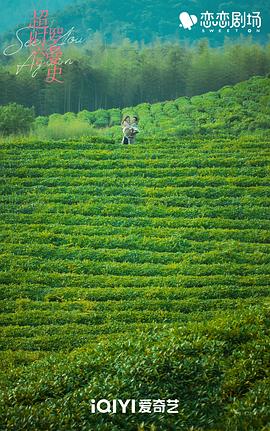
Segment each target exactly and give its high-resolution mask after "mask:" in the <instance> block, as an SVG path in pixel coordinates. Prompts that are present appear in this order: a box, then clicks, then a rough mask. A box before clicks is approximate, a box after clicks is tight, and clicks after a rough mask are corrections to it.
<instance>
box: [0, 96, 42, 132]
mask: <svg viewBox="0 0 270 431" xmlns="http://www.w3.org/2000/svg"><path fill="white" fill-rule="evenodd" d="M34 115H35V114H34V108H31V109H30V108H25V107H24V106H22V105H17V104H16V103H10V104H9V105H6V106H0V133H2V134H3V135H11V134H16V133H17V134H19V133H27V132H29V130H30V127H31V125H32V123H33V122H34Z"/></svg>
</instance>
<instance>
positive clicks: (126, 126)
mask: <svg viewBox="0 0 270 431" xmlns="http://www.w3.org/2000/svg"><path fill="white" fill-rule="evenodd" d="M121 126H122V131H123V139H122V144H125V145H127V144H129V143H130V142H129V139H130V136H131V124H130V116H129V115H127V116H126V117H124V118H123V120H122V123H121Z"/></svg>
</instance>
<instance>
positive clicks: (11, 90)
mask: <svg viewBox="0 0 270 431" xmlns="http://www.w3.org/2000/svg"><path fill="white" fill-rule="evenodd" d="M106 10H108V5H107V6H106ZM138 10H140V11H141V10H142V8H141V6H140V7H138ZM89 13H90V14H91V16H92V11H91V12H90V11H89ZM174 13H175V11H174ZM147 16H148V14H147ZM175 17H176V16H175ZM101 19H102V22H103V21H104V19H105V18H104V16H102V18H101ZM174 21H175V18H174V19H173V21H172V22H174ZM128 22H129V24H130V20H128ZM75 27H76V26H75ZM80 27H81V23H80ZM90 27H91V26H90ZM91 28H92V27H91ZM107 31H108V30H107V29H106V32H107ZM121 40H122V38H121ZM65 55H66V58H68V57H70V58H71V59H72V60H73V61H74V63H73V64H72V65H65V64H64V65H62V68H63V84H61V85H53V86H50V85H47V84H46V82H45V78H46V71H45V70H41V71H39V72H38V74H37V76H36V77H35V78H34V79H33V78H32V77H31V75H30V74H28V73H26V71H24V72H22V73H19V74H18V75H15V72H14V71H15V70H16V69H17V64H18V61H19V60H18V57H17V56H13V57H14V58H13V57H12V58H9V62H8V63H4V62H3V63H2V66H0V104H3V105H5V104H8V103H10V102H16V103H18V104H23V105H26V106H28V107H31V106H34V107H35V111H36V113H37V115H45V116H48V115H50V114H52V113H54V112H58V113H65V112H74V113H79V112H80V111H82V112H84V111H85V110H88V111H97V110H99V109H101V110H107V109H115V108H116V107H117V108H121V109H123V108H125V107H127V106H136V105H138V106H137V107H138V110H141V111H142V114H143V116H144V115H146V114H147V113H148V114H149V112H148V111H149V108H150V107H149V103H151V104H153V103H156V102H162V101H168V100H174V99H177V98H179V97H180V96H183V97H192V96H195V95H198V94H203V93H207V92H213V91H216V90H218V89H220V88H221V87H224V86H225V85H233V84H235V83H237V82H240V81H244V80H246V79H248V78H249V77H252V76H256V75H261V76H266V75H267V73H268V72H269V67H270V49H269V44H268V45H267V44H266V45H265V46H264V45H262V46H260V45H258V44H256V43H255V42H254V41H252V39H250V38H246V39H244V38H242V39H239V40H238V41H237V43H225V44H224V46H223V47H222V48H221V47H219V48H217V47H211V46H209V44H207V43H205V42H201V41H199V42H198V43H196V44H190V45H188V44H187V43H185V44H182V43H180V42H178V43H177V42H170V43H169V42H166V43H165V42H164V43H160V42H155V43H153V44H149V45H148V44H143V45H142V46H139V45H138V43H135V42H134V43H131V42H130V41H129V40H128V39H127V40H122V42H119V39H118V40H117V42H116V43H115V44H112V43H110V44H106V43H100V42H98V40H96V39H95V38H94V37H93V39H90V40H89V41H88V42H87V43H85V44H84V45H83V47H81V48H78V47H77V48H74V47H73V48H71V47H69V48H68V47H67V48H66V49H65ZM4 57H5V56H4ZM255 60H256V61H255ZM78 77H79V78H78ZM254 90H255V88H254ZM237 91H238V92H239V93H240V92H241V87H239V88H238V89H237ZM231 93H232V94H231ZM254 93H255V91H254ZM221 95H222V98H223V102H225V103H226V104H227V106H229V104H230V96H231V95H233V90H230V89H228V91H227V95H226V90H224V91H223V93H222V94H221ZM209 98H211V97H210V96H209ZM181 103H182V102H181ZM187 103H189V102H187ZM217 103H218V101H217ZM233 103H234V102H233ZM177 106H178V105H177V103H176V107H177ZM268 108H269V106H268ZM169 112H170V113H171V115H173V113H174V108H173V107H172V109H171V110H170V111H169ZM138 113H139V114H140V112H138ZM81 115H82V116H83V114H81ZM113 115H115V117H114V118H113V119H112V120H111V123H108V121H107V117H106V116H105V115H103V114H102V113H101V112H100V113H99V114H98V118H97V119H93V118H89V122H90V123H91V124H93V123H94V122H95V121H96V125H97V127H105V126H106V125H108V124H110V125H111V126H112V125H114V124H116V121H117V119H118V114H116V111H115V113H114V114H113ZM113 115H112V117H113ZM166 115H167V113H166Z"/></svg>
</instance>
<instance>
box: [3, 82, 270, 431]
mask: <svg viewBox="0 0 270 431" xmlns="http://www.w3.org/2000/svg"><path fill="white" fill-rule="evenodd" d="M262 88H263V89H262ZM267 88H268V82H267V80H263V79H258V78H257V79H254V80H252V81H250V82H248V83H245V84H244V85H243V86H241V89H240V88H238V89H237V90H235V91H236V96H237V98H238V99H237V100H238V102H239V100H240V97H239V94H241V98H242V100H243V101H245V100H247V99H248V98H249V97H250V94H252V93H255V89H256V98H257V100H258V104H259V105H257V102H256V105H254V106H253V105H252V106H251V107H250V110H251V113H252V112H254V110H255V106H261V105H260V98H261V94H262V93H264V94H263V96H262V97H266V96H267ZM204 99H205V100H206V101H207V103H206V106H205V112H202V111H201V109H203V104H201V100H204ZM210 99H214V100H216V99H217V103H218V101H219V99H220V98H219V97H216V96H215V95H213V94H212V95H205V96H202V99H200V98H199V99H197V100H196V103H192V101H191V100H190V99H189V100H187V99H185V101H184V102H183V103H181V102H180V103H178V102H177V106H178V107H179V106H183V108H181V109H179V108H178V110H177V113H178V114H176V119H175V116H174V115H172V116H171V115H167V114H166V115H165V114H164V105H165V104H162V105H161V104H157V105H151V106H150V107H149V106H143V107H140V109H139V110H138V111H140V115H142V118H144V120H145V124H151V123H150V121H151V120H150V119H151V118H152V119H153V121H156V122H157V123H158V122H159V121H158V120H159V118H161V120H160V122H162V124H164V125H165V124H166V127H167V129H165V132H166V133H164V131H163V132H162V130H161V131H160V137H158V136H157V134H156V130H157V128H158V126H157V125H156V124H155V125H152V127H153V131H154V132H155V133H154V134H153V135H152V136H151V135H150V136H148V137H147V138H146V139H145V138H143V139H142V141H141V143H140V142H139V143H138V144H136V145H134V146H132V145H131V146H123V145H120V144H119V145H118V144H117V143H115V142H114V141H113V140H112V139H111V138H104V136H103V133H105V132H106V133H107V132H110V131H111V130H114V128H115V127H116V128H117V130H119V129H120V128H119V126H112V127H106V128H105V129H104V130H103V129H101V130H99V132H100V133H101V134H100V135H99V136H91V135H90V136H88V137H87V138H81V139H76V140H75V139H68V140H67V139H65V138H64V139H62V140H61V139H60V140H57V141H56V140H45V139H44V138H43V139H39V140H37V139H35V138H33V137H31V138H27V139H22V138H8V139H2V140H1V142H0V144H1V158H0V159H1V175H2V183H1V184H2V185H1V197H0V202H1V208H2V211H1V214H0V219H1V231H0V238H1V249H0V251H1V254H0V267H1V271H0V300H1V311H2V313H1V325H2V327H1V353H0V360H1V364H2V371H1V374H0V377H1V395H0V403H1V409H0V411H1V413H0V415H1V417H0V424H1V425H0V429H3V430H5V431H6V430H21V429H26V430H29V431H31V430H33V431H34V430H41V429H44V430H47V429H52V430H54V429H55V430H57V431H58V430H59V431H62V430H63V431H66V430H70V431H72V430H79V429H80V430H85V431H89V430H91V431H92V430H97V431H106V430H108V431H119V430H123V431H133V430H134V431H137V430H138V429H141V430H144V431H146V430H147V431H149V430H153V431H154V430H156V431H165V430H166V431H167V430H168V431H170V430H171V431H173V430H175V429H177V430H178V429H179V430H180V431H181V430H183V431H185V430H190V431H191V430H192V429H193V430H194V429H200V430H205V431H209V430H210V429H215V430H218V431H228V430H235V431H242V430H248V429H249V428H252V430H254V431H255V430H258V431H259V430H260V431H261V430H263V429H265V430H266V429H267V428H268V427H269V423H270V417H269V411H270V400H269V363H270V358H269V351H270V346H269V322H270V319H269V317H270V316H269V281H270V279H269V263H270V259H269V256H270V254H269V251H270V245H269V242H270V234H269V228H270V221H269V206H270V199H269V190H268V189H269V181H270V178H269V168H268V165H269V138H267V137H262V136H260V135H258V136H256V135H254V136H253V137H244V136H242V137H240V138H237V139H235V138H232V137H228V136H227V137H224V138H222V137H221V136H220V134H217V135H215V136H214V138H213V139H210V138H209V136H208V137H203V136H200V137H199V138H194V137H191V136H188V137H187V138H183V137H182V138H181V139H176V138H175V136H174V135H173V134H174V133H175V132H176V131H177V128H179V130H181V126H182V124H184V121H185V124H188V119H190V118H191V120H192V121H194V124H198V125H199V126H198V127H201V128H203V127H205V128H208V127H211V125H212V124H213V125H214V124H215V123H214V122H213V123H212V122H208V121H206V122H204V123H203V122H202V119H203V115H204V114H207V112H208V109H212V106H211V103H210V102H209V100H210ZM208 102H209V103H208ZM221 102H222V101H221ZM240 102H241V100H240ZM240 102H239V103H240ZM194 105H196V107H195V106H194ZM190 106H192V107H193V106H194V109H192V110H190V111H188V112H189V114H185V115H184V113H183V112H181V110H184V109H186V108H187V109H190ZM217 106H218V105H217ZM237 106H238V105H237ZM262 106H263V107H262V108H261V109H262V110H263V109H265V107H267V103H266V104H265V105H262ZM153 107H154V109H152V108H153ZM185 107H186V108H185ZM171 109H172V110H173V111H174V110H175V108H174V103H172V102H168V112H170V111H171ZM245 109H247V108H244V110H245ZM226 112H227V117H226V115H225V114H226ZM242 112H243V111H239V109H238V108H237V109H235V111H234V110H233V109H231V107H230V109H229V110H227V111H226V110H224V121H228V122H229V121H230V122H231V124H232V125H233V124H234V120H233V115H241V113H242ZM118 113H119V112H118ZM191 113H192V114H191ZM103 114H104V113H102V115H103ZM115 114H116V111H113V112H112V111H111V112H110V113H109V115H110V117H108V116H107V118H108V121H109V120H110V119H111V118H112V117H113V116H114V115H115ZM83 115H85V118H87V114H86V113H84V114H83ZM95 115H96V114H95ZM117 115H118V114H117ZM163 115H164V117H163ZM218 115H219V117H218V122H219V123H218V124H220V128H221V129H222V127H224V125H222V115H221V111H220V112H219V114H218ZM256 115H259V111H258V112H257V113H256ZM144 116H145V117H144ZM66 117H68V118H66V119H64V118H63V117H62V116H61V115H52V116H50V119H49V125H48V127H45V128H46V129H47V130H52V131H55V133H56V131H57V130H58V133H60V132H61V131H62V130H67V131H68V133H69V134H71V133H72V129H74V126H75V124H76V122H79V129H80V132H81V128H82V127H87V128H90V127H91V126H90V124H89V123H88V121H87V119H85V120H84V119H83V118H82V117H81V118H79V115H78V116H77V118H75V119H74V118H72V117H73V116H72V115H71V118H70V119H69V115H68V116H66ZM245 118H246V119H249V118H251V117H250V112H249V113H248V114H247V116H246V117H245ZM254 118H256V116H255V117H254ZM195 120H196V122H195ZM206 120H207V118H206ZM39 121H40V120H39ZM147 122H149V123H147ZM80 123H82V124H83V125H84V126H83V125H82V124H80ZM240 126H241V127H243V122H241V123H240ZM40 127H41V126H40ZM232 127H235V126H232ZM169 130H171V136H170V137H168V133H167V132H168V131H169ZM95 132H97V128H96V129H95ZM120 132H121V130H120ZM189 132H190V130H189ZM61 133H62V132H61ZM162 133H163V135H162ZM205 133H206V132H205ZM101 398H108V399H113V398H117V399H118V398H119V399H129V398H134V399H137V400H140V399H145V398H150V399H169V398H173V399H174V398H175V399H179V401H180V404H179V413H178V414H176V415H170V414H157V413H156V414H150V415H148V414H139V413H137V414H134V415H131V414H125V415H123V414H115V415H98V414H97V415H95V414H91V413H90V402H91V399H96V400H98V399H101Z"/></svg>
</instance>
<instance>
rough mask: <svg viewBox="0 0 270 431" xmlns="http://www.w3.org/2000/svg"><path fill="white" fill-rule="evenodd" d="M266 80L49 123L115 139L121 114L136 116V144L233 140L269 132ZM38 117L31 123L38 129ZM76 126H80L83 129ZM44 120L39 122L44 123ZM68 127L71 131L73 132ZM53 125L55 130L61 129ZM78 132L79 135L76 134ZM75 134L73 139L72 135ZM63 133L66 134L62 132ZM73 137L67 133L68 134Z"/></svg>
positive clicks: (269, 82)
mask: <svg viewBox="0 0 270 431" xmlns="http://www.w3.org/2000/svg"><path fill="white" fill-rule="evenodd" d="M269 93H270V79H269V78H262V77H253V78H251V79H250V80H248V81H245V82H243V83H241V85H240V84H238V85H236V86H234V87H228V86H227V87H224V88H222V89H220V90H219V91H217V92H210V93H206V94H203V95H200V96H194V97H192V98H187V97H183V98H178V99H176V100H175V101H168V102H162V103H156V104H153V105H151V104H149V103H143V104H140V105H138V106H135V107H130V108H124V109H123V110H120V109H109V110H107V111H106V110H98V111H94V112H88V111H82V112H80V113H79V114H78V115H77V119H76V116H75V114H72V113H67V114H65V115H64V116H60V115H59V114H53V115H50V122H49V127H48V128H50V127H51V126H52V124H53V123H52V122H54V121H55V120H58V121H59V122H63V120H66V119H69V121H68V122H69V123H70V130H71V135H70V136H71V137H72V136H82V135H87V134H89V133H93V129H92V130H89V129H87V127H86V126H85V124H92V125H93V126H94V128H95V129H96V130H97V129H101V130H97V131H98V132H100V133H101V134H102V135H104V136H107V137H110V138H114V139H115V140H117V141H120V140H121V128H120V123H121V119H122V118H123V117H124V116H126V115H130V116H133V115H137V116H139V121H140V128H141V130H142V133H140V134H139V136H138V139H137V140H138V141H139V142H140V141H143V140H144V139H145V138H146V137H149V136H158V137H159V138H166V137H168V136H170V137H173V136H174V137H184V136H194V135H208V136H209V135H210V136H213V135H216V136H226V135H229V136H238V135H239V134H244V133H250V132H256V131H265V132H267V131H268V130H269V121H268V116H269V100H268V97H269V96H268V95H269ZM41 118H42V117H39V119H38V120H37V122H36V123H37V124H42V120H41ZM82 122H84V123H85V124H84V125H83V124H82ZM45 123H46V120H44V124H45ZM73 126H74V128H73ZM66 127H67V124H66V121H65V124H64V126H63V125H60V123H58V125H57V128H58V130H59V131H60V130H61V129H66ZM80 127H81V132H80ZM73 129H74V130H75V129H76V134H74V131H73ZM68 130H69V129H68ZM44 131H45V136H47V137H50V136H52V137H57V136H58V135H59V137H61V136H62V137H64V136H65V137H67V136H68V135H67V133H64V132H62V134H60V133H59V134H57V133H56V134H50V133H47V132H46V129H44ZM72 133H73V134H72Z"/></svg>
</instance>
